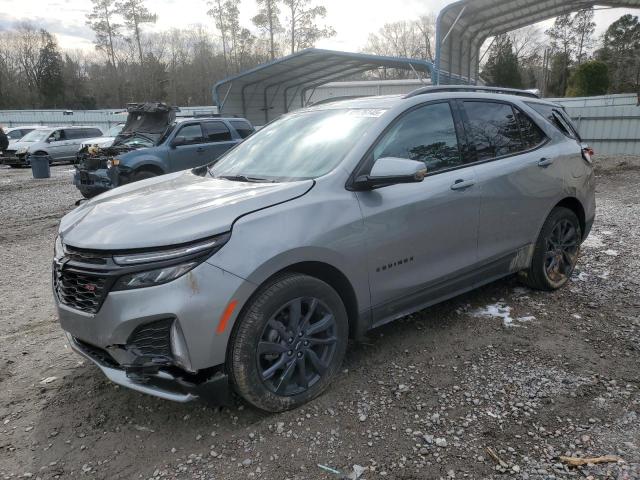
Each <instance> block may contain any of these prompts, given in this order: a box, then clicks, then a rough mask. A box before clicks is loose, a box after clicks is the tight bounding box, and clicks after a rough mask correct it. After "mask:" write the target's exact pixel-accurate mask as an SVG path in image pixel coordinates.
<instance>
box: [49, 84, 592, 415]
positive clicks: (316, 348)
mask: <svg viewBox="0 0 640 480" xmlns="http://www.w3.org/2000/svg"><path fill="white" fill-rule="evenodd" d="M594 189H595V180H594V173H593V168H592V164H591V156H590V150H589V149H588V148H585V147H584V146H583V145H581V143H580V137H579V136H578V134H577V132H576V131H575V129H574V128H573V126H572V125H571V121H570V120H569V119H568V118H567V116H566V114H565V113H564V112H563V111H562V108H561V107H559V106H557V105H554V104H552V103H548V102H545V101H543V100H541V99H539V98H536V97H535V96H533V95H531V94H528V93H526V92H519V91H513V92H512V91H504V90H497V89H481V88H470V87H467V88H454V87H447V88H439V87H432V88H424V89H420V90H417V91H415V92H413V93H411V94H408V95H405V96H389V97H374V98H364V99H356V100H348V101H342V102H335V103H329V104H324V105H322V106H317V107H312V108H308V109H303V110H298V111H296V112H293V113H291V114H288V115H285V116H283V117H281V118H280V119H278V120H276V121H274V122H272V123H271V124H268V125H267V126H265V127H264V128H263V129H262V130H260V131H258V132H257V133H256V134H254V135H253V136H251V137H250V138H248V139H247V140H246V141H245V142H243V143H241V144H239V145H238V146H236V147H235V148H234V149H233V150H230V151H229V152H227V153H226V154H225V155H224V156H223V157H222V158H221V159H220V160H219V161H218V162H216V163H215V164H213V165H211V166H209V167H208V168H201V169H195V170H192V171H182V172H178V173H173V174H169V175H165V176H162V177H157V178H152V179H149V180H145V181H141V182H138V183H135V184H130V185H125V186H123V187H121V188H117V189H114V190H112V191H110V192H108V193H106V194H104V195H102V196H100V197H98V198H95V199H93V200H90V201H88V202H86V203H84V204H82V205H81V206H80V207H78V208H77V209H75V210H74V211H72V212H71V213H69V214H68V215H67V216H65V217H64V218H63V219H62V222H61V224H60V229H59V236H58V237H57V240H56V244H55V259H54V263H53V290H54V292H55V300H56V304H57V309H58V314H59V317H60V323H61V325H62V328H63V329H64V330H65V331H66V332H67V337H68V341H69V343H70V345H71V347H72V348H73V349H74V350H76V351H77V352H78V353H80V354H81V355H84V356H85V357H86V358H88V359H90V360H91V361H93V362H94V363H95V364H96V365H98V367H100V369H101V370H102V371H103V372H104V373H105V374H106V376H107V377H109V378H110V379H111V380H113V381H114V382H116V383H118V384H120V385H124V386H126V387H129V388H132V389H134V390H137V391H140V392H145V393H149V394H152V395H156V396H159V397H162V398H166V399H171V400H176V401H188V400H191V399H194V398H197V397H202V398H208V399H212V400H215V401H218V402H226V401H228V395H229V393H230V391H235V392H236V393H238V394H239V395H240V396H241V397H243V398H244V399H245V400H246V401H248V402H249V403H251V404H252V405H254V406H256V407H258V408H260V409H264V410H267V411H272V412H275V411H282V410H286V409H290V408H294V407H297V406H299V405H302V404H303V403H305V402H307V401H309V400H311V399H312V398H314V397H316V396H317V395H319V394H320V393H321V392H322V391H323V390H324V389H325V388H327V386H328V385H329V383H330V382H331V380H332V379H333V378H334V377H335V376H336V373H337V372H338V371H339V368H340V364H341V362H342V360H343V358H344V355H345V351H346V349H347V341H348V339H349V338H350V337H351V338H356V339H358V338H362V337H363V336H364V335H365V334H366V332H367V331H368V330H370V329H372V328H375V327H378V326H380V325H382V324H385V323H387V322H390V321H393V320H395V319H397V318H400V317H402V316H404V315H407V314H410V313H411V312H415V311H418V310H420V309H423V308H426V307H428V306H430V305H433V304H435V303H438V302H441V301H443V300H445V299H448V298H451V297H453V296H455V295H458V294H460V293H462V292H466V291H468V290H471V289H473V288H476V287H479V286H481V285H483V284H486V283H489V282H492V281H494V280H496V279H499V278H501V277H505V276H508V275H512V274H516V273H518V274H519V275H520V276H521V278H522V279H523V281H524V282H526V284H528V285H530V286H531V287H533V288H537V289H541V290H554V289H557V288H560V287H561V286H562V285H564V284H565V283H566V282H567V281H568V279H569V278H570V277H571V275H572V271H573V269H574V266H575V264H576V261H577V259H578V254H579V250H580V244H581V242H582V241H583V240H584V239H585V237H586V236H587V235H588V233H589V230H590V228H591V225H592V222H593V219H594V214H595V200H594Z"/></svg>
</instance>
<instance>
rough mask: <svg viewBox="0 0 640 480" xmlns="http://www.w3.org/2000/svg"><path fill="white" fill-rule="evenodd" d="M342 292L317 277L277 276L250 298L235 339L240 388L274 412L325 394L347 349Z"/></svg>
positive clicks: (235, 378) (234, 368)
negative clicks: (340, 294) (339, 293)
mask: <svg viewBox="0 0 640 480" xmlns="http://www.w3.org/2000/svg"><path fill="white" fill-rule="evenodd" d="M348 331H349V329H348V320H347V313H346V310H345V307H344V304H343V303H342V300H341V298H340V296H339V295H338V294H337V293H336V291H335V290H334V289H333V288H331V287H330V286H329V285H327V284H326V283H324V282H323V281H321V280H318V279H317V278H314V277H310V276H307V275H301V274H287V275H284V276H281V277H277V278H275V279H274V280H273V281H271V282H270V283H269V284H267V285H266V286H265V287H263V288H262V289H261V290H260V291H259V292H258V294H257V295H256V296H255V297H254V298H253V299H252V300H251V301H250V303H249V305H248V306H247V308H246V309H245V311H244V313H243V315H242V317H241V318H240V319H239V320H238V324H237V327H236V329H235V331H234V335H233V337H232V339H231V350H230V355H229V371H230V373H231V379H232V382H233V384H234V386H235V389H236V391H237V392H238V393H239V394H240V396H242V397H243V398H244V399H245V400H246V401H248V402H249V403H251V404H252V405H254V406H256V407H258V408H260V409H262V410H266V411H269V412H281V411H284V410H289V409H291V408H296V407H298V406H300V405H303V404H304V403H306V402H308V401H310V400H311V399H313V398H315V397H317V396H318V395H320V393H322V392H323V391H324V390H325V389H326V388H327V387H328V385H329V384H330V383H331V381H332V379H333V378H334V377H335V375H336V373H337V372H338V369H339V368H340V365H341V364H342V360H343V358H344V355H345V352H346V348H347V338H348Z"/></svg>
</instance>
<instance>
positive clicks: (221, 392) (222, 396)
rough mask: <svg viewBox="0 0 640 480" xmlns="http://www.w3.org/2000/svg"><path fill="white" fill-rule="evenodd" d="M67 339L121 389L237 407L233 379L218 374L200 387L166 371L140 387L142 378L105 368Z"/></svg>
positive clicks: (71, 339)
mask: <svg viewBox="0 0 640 480" xmlns="http://www.w3.org/2000/svg"><path fill="white" fill-rule="evenodd" d="M65 335H66V337H67V341H68V342H69V345H70V346H71V348H72V349H73V350H74V351H75V352H76V353H78V354H80V355H82V356H83V357H84V358H86V359H87V360H90V361H91V362H93V363H94V364H95V365H97V366H98V368H100V370H102V373H104V374H105V376H106V377H107V378H108V379H109V380H111V381H112V382H113V383H115V384H117V385H121V386H123V387H126V388H129V389H131V390H135V391H137V392H140V393H146V394H147V395H152V396H154V397H159V398H162V399H164V400H171V401H173V402H178V403H187V402H192V401H194V400H197V399H202V400H205V401H207V402H211V403H213V404H215V405H224V406H227V405H232V404H233V400H232V393H231V386H230V383H229V377H228V376H227V375H225V374H223V373H218V374H217V375H215V376H214V377H213V378H211V379H209V380H207V381H205V382H203V383H198V384H196V383H190V382H187V381H185V380H183V379H181V378H178V377H175V376H173V375H172V374H170V373H169V372H166V371H164V370H159V371H157V372H155V373H153V374H149V375H146V376H145V377H144V383H140V382H139V381H135V380H134V378H140V377H138V376H137V375H134V376H133V378H131V377H130V376H129V375H127V371H126V370H124V369H119V368H114V367H110V366H107V365H104V364H103V363H101V362H99V361H98V360H97V359H95V358H94V357H92V356H91V355H89V354H88V353H87V352H86V351H85V350H84V349H83V348H82V347H81V346H80V345H79V344H78V342H76V340H75V339H74V338H73V336H72V335H71V334H70V333H69V332H65Z"/></svg>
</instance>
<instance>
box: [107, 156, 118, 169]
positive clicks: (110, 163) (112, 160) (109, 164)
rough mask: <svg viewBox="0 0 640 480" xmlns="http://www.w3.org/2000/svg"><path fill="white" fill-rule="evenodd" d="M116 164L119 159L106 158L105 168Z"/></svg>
mask: <svg viewBox="0 0 640 480" xmlns="http://www.w3.org/2000/svg"><path fill="white" fill-rule="evenodd" d="M118 165H120V160H118V159H117V158H110V159H109V160H107V168H113V167H117V166H118Z"/></svg>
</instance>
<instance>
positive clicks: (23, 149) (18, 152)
mask: <svg viewBox="0 0 640 480" xmlns="http://www.w3.org/2000/svg"><path fill="white" fill-rule="evenodd" d="M27 150H28V147H20V148H19V149H18V150H16V155H22V154H23V153H27Z"/></svg>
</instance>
